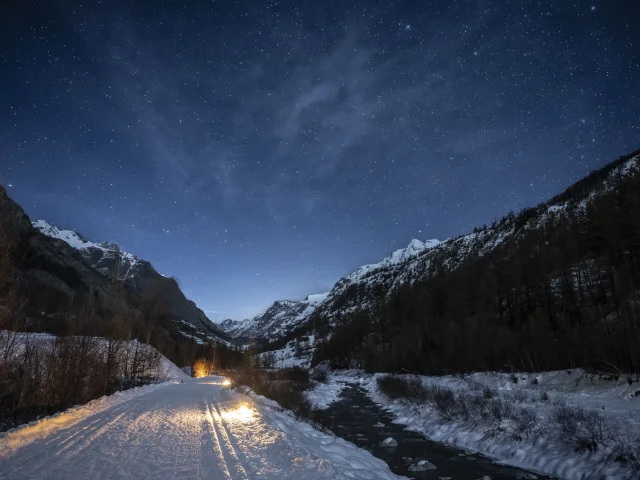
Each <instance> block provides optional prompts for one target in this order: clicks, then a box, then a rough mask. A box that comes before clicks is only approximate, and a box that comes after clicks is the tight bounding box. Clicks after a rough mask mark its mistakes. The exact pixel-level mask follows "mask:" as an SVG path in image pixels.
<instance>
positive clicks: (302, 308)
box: [218, 293, 328, 343]
mask: <svg viewBox="0 0 640 480" xmlns="http://www.w3.org/2000/svg"><path fill="white" fill-rule="evenodd" d="M327 295H328V294H327V293H321V294H316V295H309V296H308V297H307V298H305V299H304V300H299V301H296V300H278V301H276V302H274V304H273V305H271V306H270V307H269V308H268V309H267V310H266V311H265V312H264V313H261V314H260V315H256V316H255V317H253V318H251V319H246V320H224V321H223V322H221V323H219V324H218V325H219V327H220V328H221V329H222V330H223V331H225V332H226V333H227V334H228V335H230V336H231V337H233V338H234V340H235V341H236V343H246V342H249V341H251V340H263V341H267V342H270V341H271V342H273V341H276V340H278V339H280V338H282V337H284V336H286V335H288V334H290V333H291V332H293V331H294V330H295V329H296V328H298V327H299V326H300V324H302V323H304V322H305V321H306V320H307V319H308V318H309V315H311V314H312V313H313V312H314V310H315V309H316V307H317V306H318V305H319V304H320V303H322V302H323V301H324V300H325V299H326V298H327Z"/></svg>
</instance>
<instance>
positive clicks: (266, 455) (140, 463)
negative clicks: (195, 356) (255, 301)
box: [0, 378, 400, 480]
mask: <svg viewBox="0 0 640 480" xmlns="http://www.w3.org/2000/svg"><path fill="white" fill-rule="evenodd" d="M221 381H222V379H221V378H206V379H200V380H192V379H188V380H186V381H185V383H184V384H175V385H169V386H166V387H163V388H152V389H150V390H151V391H149V393H145V394H143V395H139V396H137V397H135V398H130V399H124V400H123V401H121V402H119V403H118V402H116V403H115V404H113V405H108V406H106V407H104V406H103V407H102V408H97V407H96V408H94V409H93V410H92V408H86V409H84V410H83V411H81V412H80V413H78V412H76V413H75V414H72V413H68V414H63V415H61V416H58V417H55V418H52V419H49V420H44V421H43V422H41V423H39V424H36V425H34V426H28V427H25V428H22V429H19V430H16V431H14V432H9V433H7V434H4V435H0V478H2V479H5V478H10V479H33V478H42V479H74V478H82V479H85V478H92V479H100V478H109V479H117V478H127V479H133V478H161V479H162V478H167V479H172V480H173V479H183V478H184V479H205V478H206V479H220V480H228V479H253V478H256V479H283V478H291V479H325V478H326V479H342V478H344V479H347V478H349V479H396V478H400V477H396V476H395V475H393V474H392V473H391V472H390V471H389V469H388V467H387V465H386V463H384V462H383V461H382V460H379V459H377V458H375V457H373V456H372V455H371V454H370V453H369V452H367V451H365V450H361V449H359V448H357V447H355V446H354V445H353V444H351V443H347V442H345V441H344V440H342V439H336V438H332V437H330V436H328V435H325V434H323V433H321V432H319V431H317V430H315V429H313V428H312V427H310V426H309V425H307V424H305V423H301V422H298V421H296V420H294V419H293V418H291V417H289V416H288V415H286V414H285V413H282V412H279V411H276V410H274V409H272V408H271V407H269V406H265V405H262V404H257V403H255V402H253V401H252V400H249V399H248V398H247V397H244V396H241V395H239V394H236V393H235V392H232V391H230V390H228V389H227V388H226V387H224V386H223V385H221ZM82 412H84V413H82Z"/></svg>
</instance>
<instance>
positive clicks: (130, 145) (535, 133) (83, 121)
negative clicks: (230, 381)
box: [0, 0, 640, 319]
mask: <svg viewBox="0 0 640 480" xmlns="http://www.w3.org/2000/svg"><path fill="white" fill-rule="evenodd" d="M80 3H81V2H78V1H76V0H67V1H59V2H56V1H37V2H35V1H26V0H9V1H8V2H5V3H3V5H2V6H0V72H1V75H0V92H1V95H0V113H1V115H0V172H1V175H2V178H3V181H4V184H5V185H6V186H7V187H8V190H9V194H10V195H11V196H12V197H13V198H14V199H15V200H16V201H18V202H19V203H20V204H21V205H22V206H23V207H24V208H25V210H26V211H27V213H28V214H29V215H30V216H31V218H32V219H38V218H43V219H46V220H48V221H50V222H51V223H53V224H55V225H57V226H59V227H61V228H68V229H73V230H76V231H78V232H80V233H81V234H82V235H83V236H85V237H86V238H88V239H90V240H94V241H102V240H109V241H113V242H116V243H118V244H120V245H121V247H122V248H123V249H124V250H126V251H129V252H132V253H134V254H136V255H138V256H140V257H142V258H145V259H147V260H150V261H151V262H152V263H153V264H154V266H155V267H156V268H157V269H158V271H160V272H162V273H164V274H166V275H174V276H176V277H177V278H178V279H179V280H180V283H181V286H182V287H183V290H184V291H185V293H186V294H187V296H188V297H190V298H192V299H193V300H195V301H196V303H198V305H199V306H200V307H201V308H202V309H203V310H205V311H206V312H207V314H208V315H209V317H210V318H212V319H223V318H227V317H231V318H244V317H246V316H249V315H253V314H256V313H257V312H258V311H259V310H261V309H263V308H266V307H267V306H268V305H269V304H270V303H271V302H273V301H274V300H277V299H285V298H291V299H299V298H303V297H304V296H305V295H307V294H309V293H319V292H322V291H326V290H329V289H330V288H331V287H332V285H333V284H334V283H335V282H336V281H337V280H338V279H339V278H340V277H341V276H344V275H345V274H347V273H349V272H350V271H352V270H353V269H354V268H356V267H357V266H359V265H361V264H364V263H371V262H376V261H378V260H380V259H381V258H382V257H383V256H385V255H386V254H388V253H389V252H391V251H392V250H394V249H397V248H401V247H403V246H405V245H406V244H407V243H408V242H409V241H410V240H411V239H412V238H418V239H421V240H425V239H428V238H440V239H444V238H447V237H451V236H457V235H459V234H462V233H466V232H469V231H470V230H472V229H473V227H474V226H476V225H482V224H483V223H489V222H491V221H492V220H493V219H495V218H497V217H500V216H502V215H504V214H506V213H507V212H509V211H510V210H517V209H520V208H522V207H524V206H527V205H532V204H535V203H537V202H539V201H541V200H544V199H545V198H548V197H550V196H551V195H553V194H554V193H557V192H558V191H560V190H561V189H563V188H564V187H566V186H568V185H569V184H570V183H572V182H573V181H575V180H577V179H578V178H580V177H582V176H584V175H585V174H586V173H588V172H589V171H590V170H592V169H595V168H598V167H600V166H602V165H604V164H605V163H607V162H609V161H611V160H613V159H615V158H617V157H618V156H619V155H621V154H624V153H628V152H630V151H632V150H634V149H636V148H638V147H640V27H639V25H640V4H639V2H637V1H635V0H624V1H616V0H607V1H591V2H588V1H577V0H574V1H570V0H562V1H555V2H546V1H535V2H532V1H523V0H516V1H503V0H495V1H460V0H458V1H455V0H446V1H427V0H413V1H374V0H366V1H361V2H357V1H355V2H352V1H345V0H341V1H336V2H332V1H327V0H317V1H290V2H289V1H259V0H254V1H240V2H231V1H194V2H191V1H184V0H183V1H179V2H167V1H160V0H157V1H156V0H154V1H148V2H144V1H132V2H120V1H117V0H113V1H111V0H110V1H102V2H82V6H80Z"/></svg>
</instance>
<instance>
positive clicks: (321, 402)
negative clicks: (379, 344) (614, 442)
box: [309, 369, 640, 480]
mask: <svg viewBox="0 0 640 480" xmlns="http://www.w3.org/2000/svg"><path fill="white" fill-rule="evenodd" d="M379 376H380V375H379V374H377V375H365V374H363V373H362V372H358V371H347V372H334V373H332V374H331V375H330V378H329V382H328V384H326V385H319V386H318V387H317V389H316V390H314V391H312V392H310V393H309V398H310V399H311V400H312V402H313V403H314V404H316V405H317V406H319V407H324V408H326V407H327V406H328V405H330V403H331V398H337V395H338V394H336V393H335V392H338V393H339V391H340V388H341V385H343V383H344V382H353V383H359V384H361V385H362V386H363V387H364V388H365V389H366V390H367V391H368V392H369V394H370V395H371V397H372V398H373V400H374V401H375V402H376V403H379V404H381V405H382V406H384V407H385V408H387V409H388V410H389V411H390V412H391V413H392V414H393V415H394V417H395V421H396V422H397V423H400V424H403V425H406V426H407V428H409V429H410V430H414V431H418V432H420V433H423V434H424V435H425V436H426V437H428V438H429V439H431V440H435V441H438V442H443V443H447V444H452V445H456V446H459V447H462V448H465V449H467V450H471V451H475V452H480V453H483V454H485V455H487V456H489V457H492V458H494V459H496V460H497V461H499V462H501V463H504V464H508V465H512V466H517V467H521V468H524V469H527V470H532V471H536V472H539V473H542V474H549V475H553V476H556V477H558V478H566V479H576V480H577V479H580V480H584V479H604V478H608V479H618V478H620V479H622V478H633V477H632V474H631V473H630V471H629V470H628V469H627V468H625V467H624V466H623V465H622V464H620V463H618V462H615V461H612V459H611V452H607V451H597V452H594V453H580V452H576V451H575V449H574V448H571V447H569V446H567V445H566V444H563V443H562V442H560V441H558V440H557V439H556V438H555V436H554V435H552V433H551V432H550V431H549V430H548V428H545V427H544V426H545V425H547V424H546V423H545V421H546V420H547V419H548V418H549V416H550V415H551V412H552V410H553V409H554V408H555V406H556V405H558V404H559V403H562V404H567V405H570V406H577V407H582V408H585V409H587V410H590V411H597V412H598V413H599V414H601V415H603V416H605V417H606V418H611V419H614V420H616V421H617V422H618V425H620V426H622V427H623V428H625V429H626V428H628V429H629V431H630V432H640V396H638V393H639V392H640V384H639V383H638V382H634V383H632V384H631V385H630V384H629V383H628V382H627V380H626V379H625V378H619V379H617V380H605V379H602V378H597V377H594V376H591V375H587V374H586V373H585V372H583V371H582V370H579V369H577V370H570V371H557V372H546V373H539V374H516V375H509V374H500V373H476V374H473V375H470V376H466V377H464V378H463V377H458V376H445V377H420V380H421V381H422V382H423V384H425V385H435V386H440V387H445V388H450V389H452V390H454V391H458V392H472V391H475V392H478V389H480V390H481V389H482V388H488V389H492V390H493V391H494V392H496V393H497V395H500V396H503V397H504V398H509V397H511V398H514V399H516V398H517V400H514V401H516V402H517V404H518V406H520V407H522V408H528V409H530V410H533V411H535V413H536V415H537V422H538V425H540V427H541V428H539V429H537V430H535V431H534V432H533V433H531V434H530V435H528V436H525V437H524V438H516V437H514V435H513V432H512V431H510V430H509V428H508V426H504V427H506V428H502V427H503V426H502V425H501V426H500V428H495V427H489V426H487V425H482V424H476V425H472V424H470V423H467V422H459V421H454V422H447V421H445V420H443V419H442V418H441V416H440V415H439V414H438V413H437V412H436V411H435V409H434V408H433V407H431V406H428V405H420V406H418V405H413V404H410V403H408V402H406V401H403V400H394V401H391V400H389V399H388V398H387V397H385V395H383V394H382V393H381V392H380V391H379V390H378V387H377V382H376V379H377V378H378V377H379ZM323 397H326V398H327V400H325V399H324V398H323Z"/></svg>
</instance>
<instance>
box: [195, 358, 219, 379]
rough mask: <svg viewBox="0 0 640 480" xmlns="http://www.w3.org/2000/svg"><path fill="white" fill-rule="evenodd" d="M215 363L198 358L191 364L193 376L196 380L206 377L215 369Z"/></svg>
mask: <svg viewBox="0 0 640 480" xmlns="http://www.w3.org/2000/svg"><path fill="white" fill-rule="evenodd" d="M215 366H216V365H215V363H214V362H213V361H211V360H208V359H206V358H199V359H198V360H196V361H195V363H194V364H193V376H194V377H196V378H202V377H208V376H209V375H211V374H212V373H213V371H214V369H215Z"/></svg>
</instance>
